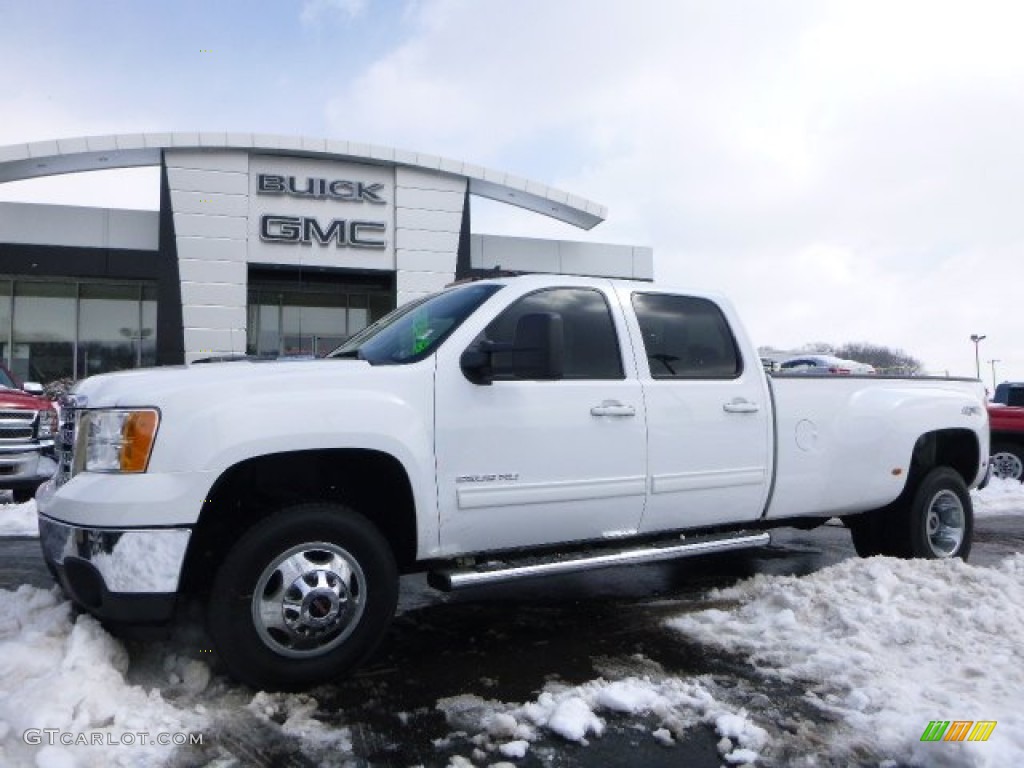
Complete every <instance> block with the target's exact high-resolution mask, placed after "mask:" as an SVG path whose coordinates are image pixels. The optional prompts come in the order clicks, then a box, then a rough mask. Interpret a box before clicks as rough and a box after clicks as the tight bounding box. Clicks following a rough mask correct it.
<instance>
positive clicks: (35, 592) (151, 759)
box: [0, 586, 202, 768]
mask: <svg viewBox="0 0 1024 768" xmlns="http://www.w3.org/2000/svg"><path fill="white" fill-rule="evenodd" d="M57 595H58V591H57V590H56V589H53V590H50V591H46V590H41V589H37V588H35V587H29V586H21V587H19V588H18V589H17V590H16V591H14V592H11V591H8V590H0V724H2V725H0V732H6V735H5V736H4V738H3V739H0V765H26V764H30V763H32V762H33V761H35V763H36V764H37V765H41V766H47V767H48V766H60V765H73V766H76V768H87V767H89V766H107V765H114V766H136V765H138V766H144V765H156V764H160V763H162V762H164V761H165V760H166V759H167V758H168V757H169V756H170V754H171V751H172V750H173V749H174V747H173V746H161V745H157V744H155V743H154V744H149V743H146V744H142V743H141V742H142V739H135V743H134V744H131V745H126V744H124V743H123V741H124V740H125V738H126V734H127V735H128V737H131V736H132V735H134V734H138V733H140V732H146V733H148V734H152V735H153V736H154V739H155V737H156V733H157V732H167V733H181V732H186V731H196V730H197V729H199V728H200V727H201V725H202V718H201V717H200V716H199V715H198V714H197V713H196V712H194V711H186V710H182V709H179V708H177V707H175V706H174V705H172V704H170V703H169V702H167V701H165V700H164V699H163V698H162V697H161V696H160V694H159V693H157V692H155V691H146V690H144V689H143V688H142V687H140V686H135V685H131V684H129V683H127V682H126V681H125V672H126V670H127V668H128V654H127V652H126V651H125V649H124V647H123V646H122V645H121V643H119V642H118V641H116V640H115V639H113V638H112V637H111V636H110V635H109V634H107V633H106V632H105V631H104V630H103V629H102V628H101V627H100V625H99V624H98V623H97V622H96V621H95V620H94V619H92V618H91V617H89V616H84V615H83V616H79V617H78V618H77V619H76V620H74V621H72V619H71V608H70V604H69V603H67V602H66V601H63V600H61V599H60V598H59V597H58V596H57ZM44 728H53V729H58V730H59V731H61V732H66V733H72V734H76V735H77V734H93V733H95V734H99V735H100V737H101V743H99V744H96V743H93V744H78V745H64V744H62V743H60V742H59V741H58V743H56V744H49V743H46V741H45V740H44V741H43V743H42V744H35V745H33V744H26V743H25V741H24V739H23V738H22V734H23V733H24V732H25V731H26V730H28V729H44Z"/></svg>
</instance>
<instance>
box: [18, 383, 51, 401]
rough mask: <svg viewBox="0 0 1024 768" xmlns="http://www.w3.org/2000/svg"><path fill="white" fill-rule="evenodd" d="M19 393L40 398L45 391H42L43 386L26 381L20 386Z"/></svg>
mask: <svg viewBox="0 0 1024 768" xmlns="http://www.w3.org/2000/svg"><path fill="white" fill-rule="evenodd" d="M21 391H22V392H27V393H28V394H30V395H36V396H37V397H39V396H42V394H43V393H44V392H45V391H46V390H44V389H43V385H42V384H40V383H39V382H38V381H26V382H24V383H23V384H22V385H21Z"/></svg>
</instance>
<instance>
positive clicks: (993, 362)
mask: <svg viewBox="0 0 1024 768" xmlns="http://www.w3.org/2000/svg"><path fill="white" fill-rule="evenodd" d="M988 362H989V364H991V366H992V391H993V392H995V391H996V363H1001V362H1003V361H1002V360H989V361H988Z"/></svg>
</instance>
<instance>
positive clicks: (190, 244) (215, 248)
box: [177, 237, 246, 269]
mask: <svg viewBox="0 0 1024 768" xmlns="http://www.w3.org/2000/svg"><path fill="white" fill-rule="evenodd" d="M177 240H178V260H179V262H180V261H184V260H186V259H190V260H210V261H235V262H238V263H240V264H241V265H242V268H243V269H244V268H245V257H246V252H245V240H231V239H228V238H210V237H179V238H178V239H177Z"/></svg>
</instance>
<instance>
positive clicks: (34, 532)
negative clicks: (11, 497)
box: [0, 499, 39, 537]
mask: <svg viewBox="0 0 1024 768" xmlns="http://www.w3.org/2000/svg"><path fill="white" fill-rule="evenodd" d="M0 536H37V537H38V536H39V526H38V524H37V523H36V502H35V499H32V500H31V501H26V502H25V503H24V504H3V505H0Z"/></svg>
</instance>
